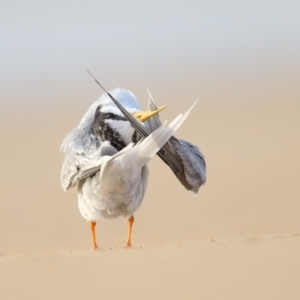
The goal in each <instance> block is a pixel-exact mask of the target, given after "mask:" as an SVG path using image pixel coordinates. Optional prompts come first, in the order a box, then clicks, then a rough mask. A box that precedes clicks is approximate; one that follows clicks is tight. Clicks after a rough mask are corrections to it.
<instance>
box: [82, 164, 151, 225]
mask: <svg viewBox="0 0 300 300" xmlns="http://www.w3.org/2000/svg"><path fill="white" fill-rule="evenodd" d="M148 173H149V171H148V167H147V166H144V167H143V168H142V170H141V173H140V175H139V180H133V182H132V183H131V184H129V185H128V184H127V185H126V189H123V188H122V184H121V183H119V184H117V183H116V182H114V185H110V186H111V187H110V192H109V193H107V191H103V189H102V191H101V190H99V175H100V172H97V173H96V174H95V176H93V177H89V178H87V179H85V180H82V181H80V182H79V184H78V207H79V211H80V213H81V215H82V217H83V218H84V219H86V220H87V221H97V220H101V219H113V218H117V217H128V216H131V215H133V214H134V212H135V211H136V210H137V209H138V208H139V207H140V206H141V204H142V201H143V198H144V195H145V191H146V188H147V182H148ZM120 187H121V189H120Z"/></svg>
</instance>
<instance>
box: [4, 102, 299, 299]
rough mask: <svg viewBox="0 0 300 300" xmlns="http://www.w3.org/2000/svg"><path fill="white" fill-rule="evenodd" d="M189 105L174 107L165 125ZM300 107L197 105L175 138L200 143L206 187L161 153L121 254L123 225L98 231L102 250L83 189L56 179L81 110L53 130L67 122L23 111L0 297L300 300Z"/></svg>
mask: <svg viewBox="0 0 300 300" xmlns="http://www.w3.org/2000/svg"><path fill="white" fill-rule="evenodd" d="M185 106H186V105H185V104H184V103H180V102H179V101H178V102H177V105H173V107H172V106H171V105H170V107H169V108H168V110H166V111H165V112H164V113H162V114H161V117H162V119H169V120H170V119H172V117H174V116H175V115H176V114H178V113H179V112H181V111H184V109H185ZM299 109H300V105H299V104H297V103H295V102H290V103H284V104H283V103H281V102H278V103H273V104H272V105H268V104H267V103H266V104H265V105H262V104H261V103H252V104H251V105H247V106H238V105H236V104H235V103H232V104H230V105H228V106H227V107H224V106H223V107H218V106H212V105H208V104H201V103H200V104H199V105H198V106H197V108H196V109H195V111H194V112H193V114H192V116H191V117H190V118H189V119H188V120H187V122H186V123H185V124H184V126H183V127H182V128H181V129H180V130H179V132H178V136H179V137H184V138H186V139H188V140H190V141H192V142H194V143H195V144H197V145H199V146H200V147H201V149H202V151H203V152H204V154H205V157H206V160H207V165H208V172H207V174H208V180H207V184H206V185H205V186H204V187H203V188H201V190H200V193H199V195H198V196H197V197H194V196H192V195H191V194H190V193H188V192H187V191H186V190H185V189H184V188H183V187H182V186H180V185H179V184H178V182H177V180H176V178H175V177H174V176H173V174H172V173H171V171H170V170H169V169H168V168H167V167H166V166H165V165H164V164H163V163H162V162H161V161H160V160H159V159H158V158H157V157H155V158H154V159H153V160H152V161H151V162H150V164H149V167H150V180H149V187H148V191H147V195H146V197H145V200H144V203H143V206H142V208H141V209H140V210H139V211H138V212H137V214H136V222H135V224H134V231H133V245H134V247H133V249H130V250H127V249H123V248H122V246H123V244H124V242H125V238H126V230H127V225H126V220H125V219H118V220H115V221H109V222H100V223H99V224H98V226H97V236H98V240H99V246H100V247H101V250H100V251H97V252H90V247H91V240H90V233H89V227H88V225H87V223H86V222H85V221H84V220H83V219H82V218H81V216H80V214H79V211H78V208H77V198H76V189H73V190H71V191H68V192H66V193H65V192H63V191H62V189H61V187H60V183H59V172H60V167H61V163H62V154H61V153H59V146H60V143H61V140H62V138H63V137H64V135H65V133H66V132H68V130H70V129H71V128H72V126H74V125H75V124H76V123H77V122H78V120H77V119H76V116H80V115H81V114H82V113H83V112H81V111H75V112H74V117H73V116H70V118H69V119H68V120H66V121H65V122H60V123H56V124H55V128H53V123H52V120H53V118H56V119H57V120H60V119H62V120H63V116H60V115H58V116H54V115H49V116H48V117H45V118H44V119H43V121H41V120H40V119H39V118H38V117H34V116H33V118H32V119H29V118H23V117H22V116H21V115H20V119H19V121H20V122H21V123H22V124H23V127H22V130H20V129H19V128H18V127H16V126H14V124H11V123H10V122H9V121H7V127H5V128H3V127H2V129H1V130H2V132H1V136H3V137H4V140H6V141H8V142H7V143H6V146H5V148H4V149H3V150H4V157H5V161H4V164H3V165H2V170H3V172H1V182H2V188H1V207H2V209H1V211H0V223H1V226H0V237H1V241H2V242H1V249H0V266H1V267H0V270H1V271H0V282H1V289H0V298H1V299H38V298H43V299H63V298H70V299H82V298H84V297H104V298H105V299H119V298H121V297H122V298H124V299H129V298H130V299H153V297H156V298H159V299H166V298H169V297H170V298H172V299H182V298H187V299H200V297H206V298H208V299H283V298H285V299H298V297H299V290H298V285H297V283H298V279H299V276H300V256H299V251H300V236H299V233H300V219H299V186H298V178H299V155H298V153H299V151H300V142H299V138H298V137H297V136H298V133H299V130H298V128H299V118H298V116H299ZM22 118H23V119H22ZM22 120H23V122H22ZM36 124H40V125H39V126H38V127H37V126H36ZM194 128H200V129H199V131H198V130H197V131H195V130H194ZM28 133H30V134H28ZM11 161H14V164H13V166H18V172H17V173H16V169H15V168H14V167H12V165H11V164H10V163H9V162H11Z"/></svg>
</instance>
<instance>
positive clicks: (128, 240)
mask: <svg viewBox="0 0 300 300" xmlns="http://www.w3.org/2000/svg"><path fill="white" fill-rule="evenodd" d="M133 222H134V217H133V216H131V217H130V218H129V219H128V235H127V242H126V244H125V247H126V248H131V232H132V225H133Z"/></svg>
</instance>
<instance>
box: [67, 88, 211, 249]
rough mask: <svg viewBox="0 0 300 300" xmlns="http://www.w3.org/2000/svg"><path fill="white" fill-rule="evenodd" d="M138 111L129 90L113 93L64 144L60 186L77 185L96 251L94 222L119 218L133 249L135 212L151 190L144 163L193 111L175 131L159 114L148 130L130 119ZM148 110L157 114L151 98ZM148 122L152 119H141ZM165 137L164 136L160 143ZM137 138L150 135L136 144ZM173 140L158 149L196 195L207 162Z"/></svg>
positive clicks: (103, 98) (91, 110)
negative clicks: (126, 225)
mask: <svg viewBox="0 0 300 300" xmlns="http://www.w3.org/2000/svg"><path fill="white" fill-rule="evenodd" d="M110 97H112V98H113V99H112V100H111V99H110ZM115 98H116V99H118V101H116V100H115ZM114 102H115V103H114ZM116 105H117V106H118V107H119V105H120V106H121V108H120V107H119V108H120V109H121V111H122V112H123V113H124V112H126V114H127V115H126V114H125V115H126V118H125V117H124V116H123V114H122V112H121V111H120V109H119V108H118V107H117V106H116ZM124 107H125V108H126V109H125V110H124ZM140 109H141V108H140V106H139V104H138V102H137V100H136V98H135V97H134V95H133V94H132V93H131V92H129V91H126V90H122V89H115V90H113V91H112V92H111V93H109V94H108V95H107V94H104V95H103V96H101V97H100V98H99V99H98V100H97V101H96V102H95V103H93V104H92V105H91V107H90V108H89V109H88V111H87V112H86V113H85V115H84V116H83V118H82V119H81V121H80V124H79V125H78V126H77V127H76V128H74V129H73V130H72V131H71V132H70V133H69V134H68V135H67V136H66V138H65V139H64V141H63V143H62V147H61V149H62V151H63V152H65V159H64V162H63V166H62V170H61V184H62V187H63V189H64V190H67V189H69V188H70V187H73V186H75V185H76V184H78V206H79V210H80V213H81V215H82V216H83V217H84V218H85V219H86V220H88V221H90V224H91V230H92V237H93V248H94V249H96V248H97V244H96V238H95V225H96V221H97V220H100V219H112V218H116V217H119V216H124V217H126V216H128V217H129V219H128V221H129V234H128V239H127V243H126V246H131V241H130V238H131V227H132V223H133V220H134V219H133V213H134V212H135V211H136V210H137V209H138V208H139V207H140V205H141V203H142V200H143V197H144V195H145V191H146V187H147V179H148V168H147V166H146V164H147V162H148V161H149V160H150V158H151V157H152V156H153V155H155V153H157V151H159V150H160V148H161V147H162V146H163V145H164V144H165V143H166V142H167V141H168V139H169V138H170V137H171V136H172V135H173V133H174V131H175V130H176V129H177V128H178V127H179V125H176V124H175V123H176V122H178V124H179V123H180V124H181V123H182V122H183V120H185V118H186V117H187V115H188V114H189V112H190V110H191V109H192V108H191V109H190V110H189V111H188V112H187V113H186V114H185V115H184V116H181V117H179V119H178V120H177V119H176V120H177V121H176V120H175V121H174V122H175V123H172V124H174V125H172V126H174V128H171V129H170V128H169V127H168V128H167V129H166V127H164V126H161V122H160V119H159V117H158V115H156V116H155V117H152V118H151V119H152V120H151V119H149V120H148V121H147V126H143V125H142V124H141V123H140V122H139V121H137V119H136V118H135V117H133V116H132V114H134V113H135V114H136V116H137V117H138V118H139V117H141V116H140V115H141V114H142V112H140ZM149 109H150V110H151V111H154V113H152V115H154V114H157V113H158V111H159V110H157V107H156V105H155V103H154V102H153V100H152V98H151V97H150V102H149ZM147 114H149V112H147ZM141 118H142V117H141ZM147 118H149V116H147V117H146V118H145V119H143V120H146V119H147ZM130 119H131V120H130ZM127 120H129V121H130V122H131V123H132V125H131V124H130V122H128V121H127ZM132 120H135V121H134V122H132ZM135 130H136V131H135ZM154 130H155V132H154ZM170 130H171V131H170ZM137 132H138V133H140V135H137ZM151 132H153V133H152V134H151ZM149 134H151V135H150V136H149ZM161 135H162V136H163V137H164V139H162V140H161ZM138 136H139V138H140V137H147V136H149V137H147V138H146V139H145V140H144V141H142V142H139V143H138V144H137V145H136V146H134V143H135V142H136V141H137V139H138ZM157 138H159V139H160V141H161V142H160V143H158V141H157V140H156V139H157ZM171 140H172V141H171ZM171 140H170V141H169V142H168V143H167V144H165V146H164V147H163V148H162V149H161V150H160V151H159V156H160V157H161V158H162V159H163V160H164V161H165V162H166V163H167V164H168V165H169V166H170V168H171V169H172V171H173V172H174V173H175V175H176V176H177V177H178V179H179V180H180V181H181V183H182V184H183V185H184V186H185V187H186V188H187V189H188V190H191V191H193V192H195V193H197V192H198V189H199V188H200V186H201V185H202V184H203V183H204V182H205V162H204V158H203V156H202V154H201V153H200V151H199V150H198V148H197V147H196V146H194V145H192V144H190V143H188V142H185V141H182V140H179V139H176V138H174V137H171ZM149 141H150V142H149ZM132 142H134V143H132ZM126 145H127V146H126ZM148 147H149V149H152V150H151V151H152V152H151V155H150V154H149V153H148V152H147V151H148ZM153 147H154V148H153ZM139 149H142V150H141V151H138V150H139ZM145 149H146V150H147V151H146V150H145ZM141 154H143V155H141ZM139 155H140V156H139ZM103 174H105V175H103ZM128 174H130V175H131V176H128ZM199 174H200V176H199Z"/></svg>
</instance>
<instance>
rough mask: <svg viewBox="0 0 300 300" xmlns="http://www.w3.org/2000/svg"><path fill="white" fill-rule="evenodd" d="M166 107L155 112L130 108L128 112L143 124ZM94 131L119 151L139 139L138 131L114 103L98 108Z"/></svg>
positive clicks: (104, 104) (103, 104) (100, 138)
mask: <svg viewBox="0 0 300 300" xmlns="http://www.w3.org/2000/svg"><path fill="white" fill-rule="evenodd" d="M166 107H167V106H161V107H159V108H158V109H156V110H153V111H140V110H139V109H137V108H136V107H128V108H126V110H127V112H128V113H130V114H131V115H133V116H134V117H135V118H136V119H138V120H139V121H140V122H142V123H143V122H145V121H146V120H148V119H149V118H151V117H152V116H155V115H156V114H158V113H159V112H160V111H162V110H164V109H165V108H166ZM93 129H94V133H95V135H96V137H97V138H98V139H99V140H100V141H101V142H104V141H110V142H111V144H112V145H113V146H114V147H115V148H116V149H117V150H118V151H119V150H121V149H123V148H124V147H126V146H127V145H128V144H129V143H131V142H136V141H137V140H138V139H139V137H138V134H137V132H136V130H135V129H134V128H133V127H132V125H131V124H130V123H129V122H128V120H127V118H126V117H125V116H124V114H123V113H122V112H121V111H120V110H119V108H117V107H116V106H115V105H114V104H113V103H109V104H106V103H102V104H100V105H99V106H98V107H97V109H96V112H95V117H94V123H93Z"/></svg>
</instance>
